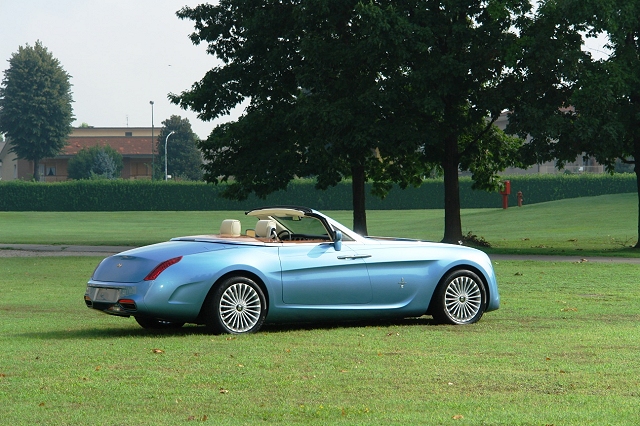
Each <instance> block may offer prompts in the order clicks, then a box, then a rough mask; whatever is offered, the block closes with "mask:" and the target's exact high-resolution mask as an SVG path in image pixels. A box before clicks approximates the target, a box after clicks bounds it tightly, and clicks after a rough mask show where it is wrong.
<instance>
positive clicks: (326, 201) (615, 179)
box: [0, 174, 637, 211]
mask: <svg viewBox="0 0 640 426" xmlns="http://www.w3.org/2000/svg"><path fill="white" fill-rule="evenodd" d="M505 179H509V180H510V181H511V195H510V196H509V204H510V205H511V206H513V205H515V204H516V202H517V201H516V193H517V192H518V191H522V193H523V195H524V200H525V204H534V203H541V202H545V201H553V200H560V199H564V198H575V197H586V196H594V195H603V194H617V193H626V192H637V184H636V178H635V174H616V175H591V174H584V175H562V174H559V175H524V176H511V177H505ZM471 185H472V181H471V179H470V178H465V177H463V178H461V179H460V198H461V205H462V208H499V207H501V206H502V201H501V200H502V198H501V196H500V195H499V194H498V193H496V192H486V191H474V190H472V189H471ZM223 188H224V186H223V185H213V184H206V183H204V182H163V181H156V182H151V181H127V180H112V181H107V180H98V181H96V180H86V181H85V180H81V181H67V182H57V183H35V182H24V181H10V182H0V211H136V210H140V211H152V210H173V211H182V210H248V209H251V208H255V207H259V206H263V205H277V204H289V205H302V206H308V207H312V208H315V209H318V210H351V209H352V202H351V184H350V182H342V183H340V184H339V185H337V186H336V187H333V188H329V189H328V190H326V191H319V190H316V189H315V187H314V181H313V180H296V181H294V182H292V183H290V184H289V187H288V188H287V190H286V191H279V192H276V193H273V194H271V195H270V196H268V197H267V198H266V199H265V200H261V199H257V198H255V197H250V198H249V199H247V200H244V201H232V200H227V199H224V198H222V197H220V196H219V195H218V194H219V193H220V191H221V190H222V189H223ZM442 208H444V184H443V182H442V180H441V179H429V180H425V182H424V183H423V185H422V186H420V187H419V188H407V189H405V190H402V189H400V188H393V189H392V190H391V192H390V193H389V195H388V196H387V197H386V198H385V199H384V200H381V199H379V198H376V197H374V196H373V195H370V194H368V195H367V209H369V210H391V209H398V210H404V209H442Z"/></svg>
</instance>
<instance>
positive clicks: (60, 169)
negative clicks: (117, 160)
mask: <svg viewBox="0 0 640 426" xmlns="http://www.w3.org/2000/svg"><path fill="white" fill-rule="evenodd" d="M153 131H154V134H153V139H156V140H157V137H158V134H159V133H160V129H159V128H154V129H153ZM151 132H152V129H151V128H150V127H79V128H75V129H73V131H72V132H71V135H69V139H68V141H67V145H66V146H65V148H64V149H63V150H62V152H61V153H60V154H59V155H57V156H55V157H53V158H43V159H42V160H40V163H39V174H40V177H41V180H43V181H47V182H59V181H65V180H67V165H68V164H69V160H70V159H71V158H73V156H74V155H76V154H77V153H78V152H79V151H80V150H81V149H82V148H89V147H92V146H96V145H99V146H104V145H109V146H110V147H111V148H113V149H115V150H116V151H118V152H119V153H120V154H122V162H123V168H122V174H121V177H122V178H123V179H151V168H152V162H153V157H152V149H153V141H152V137H151ZM10 144H11V142H10V141H7V142H6V143H5V145H4V146H2V145H0V179H2V180H14V179H24V180H30V179H31V177H32V175H33V161H27V160H19V159H17V158H16V155H15V154H13V153H10V152H9V148H10Z"/></svg>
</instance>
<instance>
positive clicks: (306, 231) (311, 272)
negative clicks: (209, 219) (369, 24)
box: [84, 206, 500, 333]
mask: <svg viewBox="0 0 640 426" xmlns="http://www.w3.org/2000/svg"><path fill="white" fill-rule="evenodd" d="M246 215H248V216H249V217H252V218H255V219H256V225H255V227H254V228H251V229H247V230H246V231H245V232H242V230H241V229H240V221H239V220H237V219H229V220H225V221H223V222H222V224H221V226H220V232H219V233H218V234H215V235H197V236H188V237H179V238H173V239H172V240H170V241H167V242H163V243H159V244H153V245H150V246H145V247H140V248H136V249H132V250H128V251H125V252H122V253H119V254H117V255H114V256H111V257H108V258H106V259H104V260H103V261H102V262H101V263H100V264H99V265H98V267H97V268H96V270H95V271H94V273H93V276H92V277H91V279H90V280H89V282H88V284H87V290H86V293H85V296H84V299H85V303H86V305H87V306H88V307H90V308H92V309H97V310H100V311H103V312H105V313H107V314H112V315H119V316H125V317H130V316H133V317H135V319H136V320H137V321H138V323H139V324H140V325H141V326H143V327H146V328H163V327H179V326H182V325H183V324H184V323H196V324H205V325H206V326H207V327H208V328H209V329H210V330H211V331H212V332H215V333H249V332H255V331H257V330H258V329H260V327H261V326H262V325H263V324H264V323H265V322H267V323H294V322H315V321H336V320H366V319H380V318H403V317H420V316H422V315H425V314H427V315H432V316H433V317H434V318H435V319H436V321H437V322H441V323H449V324H470V323H474V322H476V321H478V320H479V319H480V317H481V316H482V315H483V314H484V312H487V311H492V310H495V309H498V307H499V304H500V297H499V294H498V287H497V283H496V277H495V273H494V271H493V268H492V265H491V261H490V260H489V258H488V256H487V255H486V254H485V253H483V252H481V251H479V250H476V249H473V248H469V247H464V246H457V245H450V244H442V243H433V242H427V241H419V240H411V239H405V238H387V237H363V236H361V235H358V234H356V233H354V232H353V231H351V230H350V229H348V228H347V227H345V226H343V225H341V224H340V223H338V222H336V221H335V220H333V219H331V218H330V217H328V216H326V215H324V214H322V213H320V212H318V211H316V210H312V209H309V208H306V207H297V206H273V207H264V208H260V209H255V210H251V211H248V212H246Z"/></svg>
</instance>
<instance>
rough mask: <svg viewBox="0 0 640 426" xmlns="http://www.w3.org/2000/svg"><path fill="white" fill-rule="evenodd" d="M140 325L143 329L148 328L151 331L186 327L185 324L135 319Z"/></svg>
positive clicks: (151, 319)
mask: <svg viewBox="0 0 640 426" xmlns="http://www.w3.org/2000/svg"><path fill="white" fill-rule="evenodd" d="M135 319H136V321H137V323H138V324H140V327H142V328H148V329H150V330H167V329H171V328H180V327H182V326H183V325H184V323H183V322H173V321H162V320H158V319H154V318H144V317H135Z"/></svg>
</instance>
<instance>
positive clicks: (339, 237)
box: [333, 230, 342, 251]
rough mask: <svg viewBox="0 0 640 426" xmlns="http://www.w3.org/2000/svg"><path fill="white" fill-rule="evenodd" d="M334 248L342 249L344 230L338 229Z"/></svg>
mask: <svg viewBox="0 0 640 426" xmlns="http://www.w3.org/2000/svg"><path fill="white" fill-rule="evenodd" d="M333 248H334V249H335V250H336V251H340V250H342V232H341V231H338V230H336V236H335V238H334V240H333Z"/></svg>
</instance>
